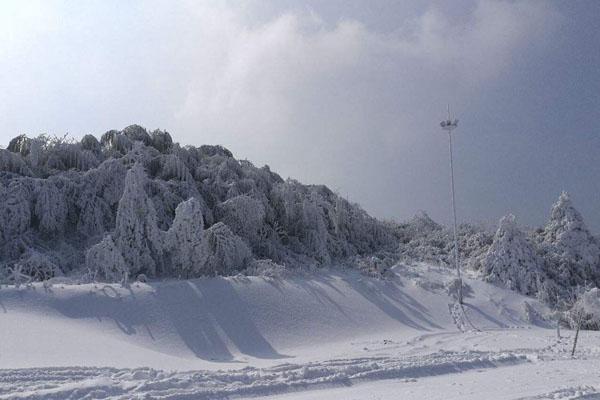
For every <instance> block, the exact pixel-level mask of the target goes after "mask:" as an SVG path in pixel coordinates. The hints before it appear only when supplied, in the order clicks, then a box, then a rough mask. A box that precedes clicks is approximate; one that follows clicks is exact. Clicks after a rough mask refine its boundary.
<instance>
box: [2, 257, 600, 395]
mask: <svg viewBox="0 0 600 400" xmlns="http://www.w3.org/2000/svg"><path fill="white" fill-rule="evenodd" d="M394 272H395V273H396V274H395V276H393V277H392V278H390V279H387V280H378V279H373V278H368V277H364V276H362V275H360V274H358V273H356V272H354V271H342V270H333V271H321V272H318V273H312V274H309V275H305V276H291V277H287V278H283V279H269V278H259V277H232V278H209V279H197V280H190V281H165V282H157V283H150V284H142V283H136V284H133V285H132V286H131V287H130V288H121V287H119V286H117V285H102V284H97V285H92V284H89V285H77V286H76V285H72V286H71V285H64V284H55V285H53V286H52V287H50V288H45V287H43V286H42V285H41V284H36V285H33V286H32V287H20V288H14V287H9V288H6V287H5V288H2V289H1V290H0V311H2V313H1V314H0V317H1V318H2V319H1V321H2V329H0V399H1V398H12V397H14V396H20V397H26V398H56V399H65V398H73V399H79V398H121V399H129V398H137V396H140V397H142V396H148V397H150V398H172V399H182V398H193V399H197V398H223V397H229V396H234V397H235V396H241V397H244V396H260V395H274V394H277V395H278V396H292V397H290V398H303V397H302V396H309V397H306V398H328V397H327V393H330V394H331V396H333V397H330V398H346V396H345V395H343V391H344V390H346V389H343V388H342V387H348V386H350V388H356V390H357V391H358V392H357V393H360V390H363V389H361V388H363V387H365V386H364V385H367V387H368V385H378V383H377V382H380V380H382V379H385V380H386V381H385V382H386V383H382V385H383V386H382V388H381V391H380V392H381V393H380V396H379V397H370V398H386V397H385V393H386V392H385V391H386V390H387V389H385V388H386V387H387V386H386V385H388V386H389V385H393V384H401V383H406V384H411V385H413V384H414V383H415V382H416V381H418V382H424V381H427V380H428V379H442V380H443V379H448V377H453V376H458V375H461V376H462V375H465V374H474V373H475V372H474V371H488V370H499V369H502V370H505V369H506V368H504V367H509V369H512V368H517V367H518V368H525V369H527V370H528V371H533V369H532V368H529V369H528V368H527V366H528V365H530V364H538V363H546V362H558V361H560V360H563V359H566V358H567V357H566V355H567V354H568V350H569V349H568V343H567V341H562V342H557V341H556V339H555V333H554V331H553V330H550V329H546V328H548V325H547V323H546V322H544V321H543V320H542V318H541V314H543V313H544V312H545V311H544V308H543V306H541V305H540V304H538V303H537V302H536V301H535V300H533V299H531V298H526V297H523V296H520V295H518V294H515V293H514V292H510V291H507V290H504V289H501V288H498V287H495V286H493V285H490V284H487V283H484V282H480V281H475V280H467V281H468V283H469V285H470V287H471V294H470V295H469V297H467V298H466V305H465V309H466V314H467V317H468V320H469V321H470V322H469V323H466V322H465V321H462V323H461V321H458V322H459V324H458V325H460V326H459V327H460V328H463V329H464V328H465V327H466V328H467V332H461V330H459V329H458V328H459V327H457V323H456V322H457V321H455V320H454V319H453V317H452V316H451V312H450V307H449V306H450V305H452V303H453V301H452V299H451V298H450V297H449V296H448V295H447V294H446V291H445V289H444V285H445V284H446V283H447V282H448V281H449V280H450V279H451V275H450V273H449V272H448V271H447V270H444V269H437V268H435V267H431V266H427V265H417V266H413V267H408V266H398V267H396V268H395V270H394ZM471 325H472V326H471ZM473 327H475V328H476V329H473ZM581 342H582V343H583V346H585V343H590V342H591V341H590V340H587V339H586V338H585V336H583V337H582V341H581ZM585 351H586V355H587V357H589V358H590V360H589V363H596V364H594V365H597V362H596V361H595V360H596V357H597V356H598V355H599V354H600V350H599V349H597V348H592V347H590V348H587V349H586V350H585ZM557 360H558V361H557ZM544 365H547V364H544ZM500 367H503V368H500ZM596 370H598V369H597V368H596ZM469 371H471V372H469ZM483 375H485V374H483ZM483 375H482V376H483ZM444 377H445V378H444ZM451 379H454V378H451ZM365 382H367V383H365ZM382 382H383V381H382ZM473 382H475V381H473ZM599 382H600V380H599ZM557 383H558V382H557ZM413 386H415V385H413ZM403 387H404V386H403ZM406 387H408V386H406ZM406 387H405V388H406ZM545 388H546V387H545ZM315 389H319V390H318V391H317V392H315V391H314V390H315ZM558 389H560V388H558ZM558 389H557V390H558ZM298 390H307V391H306V392H303V393H294V394H288V395H282V394H281V393H286V392H290V391H294V392H295V391H298ZM365 390H366V392H363V393H365V396H362V397H361V396H358V397H356V398H368V397H367V396H366V394H367V392H370V391H371V389H365ZM373 390H374V389H373ZM574 390H575V391H576V389H574ZM337 391H342V392H340V393H338V392H337ZM375 392H376V391H375ZM375 392H374V393H375ZM540 393H541V392H540ZM417 394H418V392H417ZM421 394H422V393H421ZM321 395H323V396H325V397H319V396H321ZM293 396H296V397H293ZM298 396H300V397H298ZM310 396H313V397H310ZM407 396H408V395H407ZM282 398H286V397H282Z"/></svg>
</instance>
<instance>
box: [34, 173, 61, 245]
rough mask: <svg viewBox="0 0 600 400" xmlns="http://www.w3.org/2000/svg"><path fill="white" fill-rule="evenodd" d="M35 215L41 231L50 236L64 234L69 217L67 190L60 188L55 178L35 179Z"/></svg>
mask: <svg viewBox="0 0 600 400" xmlns="http://www.w3.org/2000/svg"><path fill="white" fill-rule="evenodd" d="M34 182H35V186H34V197H35V202H34V215H35V217H36V219H37V221H38V223H39V229H40V231H41V232H42V233H43V234H45V235H48V236H51V235H58V236H60V235H62V233H63V230H64V228H65V222H66V218H67V211H68V210H67V200H66V198H65V193H64V192H65V190H60V189H59V188H58V187H57V186H56V184H55V183H54V181H53V180H49V179H37V180H35V181H34Z"/></svg>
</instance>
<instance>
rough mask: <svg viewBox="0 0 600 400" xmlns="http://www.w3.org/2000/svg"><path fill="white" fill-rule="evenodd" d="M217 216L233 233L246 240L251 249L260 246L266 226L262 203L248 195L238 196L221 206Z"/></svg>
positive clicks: (217, 209)
mask: <svg viewBox="0 0 600 400" xmlns="http://www.w3.org/2000/svg"><path fill="white" fill-rule="evenodd" d="M215 214H216V215H215V216H216V218H217V219H218V220H219V221H222V222H224V223H225V224H226V225H227V226H228V227H229V228H230V229H231V230H232V231H233V233H235V234H236V235H238V236H240V237H242V238H243V239H246V241H247V242H248V244H249V245H250V246H251V247H258V246H259V245H260V241H261V240H262V239H263V237H262V236H261V232H262V230H263V228H264V225H265V209H264V207H263V204H262V203H261V202H260V201H258V200H256V199H253V198H251V197H250V196H246V195H240V196H236V197H234V198H232V199H229V200H227V201H224V202H223V203H221V204H219V205H218V206H217V207H216V212H215Z"/></svg>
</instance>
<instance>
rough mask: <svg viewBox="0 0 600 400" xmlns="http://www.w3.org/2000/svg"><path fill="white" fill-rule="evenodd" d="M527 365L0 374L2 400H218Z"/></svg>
mask: <svg viewBox="0 0 600 400" xmlns="http://www.w3.org/2000/svg"><path fill="white" fill-rule="evenodd" d="M527 361H528V358H527V356H526V355H524V354H515V353H491V352H472V351H471V352H461V353H457V352H443V351H442V352H437V353H434V354H430V355H427V356H414V357H407V358H393V357H363V358H354V359H336V360H328V361H324V362H315V363H308V364H304V365H303V364H281V365H278V366H275V367H271V368H262V369H259V368H254V367H246V368H243V369H239V370H219V371H189V372H165V371H159V370H154V369H150V368H136V369H115V368H91V367H65V368H43V369H38V368H31V369H8V370H0V399H9V398H25V399H131V398H157V399H221V398H228V397H232V396H233V397H237V396H259V395H268V394H275V393H283V392H288V391H294V390H305V389H315V388H319V387H326V386H348V385H352V384H353V383H356V382H360V381H367V380H379V379H408V380H411V379H416V378H421V377H427V376H435V375H444V374H451V373H460V372H463V371H467V370H472V369H484V368H495V367H499V366H507V365H514V364H518V363H524V362H527Z"/></svg>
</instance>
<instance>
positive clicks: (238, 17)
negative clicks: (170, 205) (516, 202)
mask: <svg viewBox="0 0 600 400" xmlns="http://www.w3.org/2000/svg"><path fill="white" fill-rule="evenodd" d="M271 4H276V3H271ZM2 7H4V9H5V11H7V12H3V13H2V15H3V17H0V18H1V19H0V22H1V24H0V25H1V26H3V28H0V29H2V30H0V32H1V35H2V36H1V37H2V38H3V39H4V40H2V44H0V54H1V55H2V57H1V58H0V68H1V70H2V72H3V73H2V74H0V84H1V85H2V87H3V89H4V90H2V92H1V93H0V112H1V113H2V115H4V116H6V117H5V118H4V122H2V126H1V129H2V131H1V132H0V135H1V138H2V141H3V142H4V143H6V142H7V141H8V140H9V138H10V137H12V136H14V135H16V134H17V133H21V132H29V133H40V132H46V131H49V132H53V133H62V132H65V131H69V132H70V133H72V134H73V135H75V136H80V135H82V134H84V133H88V132H94V133H100V132H102V131H105V130H108V129H110V128H115V127H116V128H119V127H122V126H125V125H128V124H130V123H134V122H137V123H141V124H143V125H145V126H147V127H149V128H156V127H161V128H167V129H169V130H170V131H171V132H173V134H174V136H175V138H176V140H178V141H180V142H183V143H189V144H196V145H198V144H202V143H220V144H223V145H225V146H227V147H229V148H231V149H232V150H233V151H234V153H235V154H236V155H237V156H239V157H243V158H248V159H250V160H252V161H254V162H255V163H257V164H263V163H268V164H270V165H271V167H272V168H273V169H274V170H276V171H279V172H280V173H281V174H282V175H284V176H292V177H295V178H298V179H299V180H301V181H304V182H307V183H313V182H314V183H326V184H328V185H329V186H331V187H332V188H333V189H337V190H339V191H340V192H341V193H342V194H343V195H347V196H349V197H350V199H351V200H355V201H358V202H360V203H361V204H362V205H363V206H364V207H365V208H366V209H367V210H369V211H371V212H373V213H375V214H376V215H379V216H389V217H391V216H395V217H399V218H404V217H406V216H408V215H410V214H412V213H414V212H415V211H416V210H418V209H427V210H430V211H431V212H432V215H433V216H434V217H437V218H440V219H442V220H445V219H444V215H445V214H446V211H447V200H446V199H447V194H448V190H447V167H446V163H447V160H446V156H447V155H446V147H445V146H446V142H445V138H444V137H442V136H441V133H440V132H438V131H437V120H438V119H440V118H442V117H443V116H444V110H445V104H446V103H447V102H451V103H452V104H453V106H454V108H455V109H456V110H457V112H458V113H459V114H462V115H465V116H466V117H467V118H468V114H467V109H468V108H472V107H473V106H474V105H476V104H477V102H478V101H479V99H481V98H482V97H483V96H485V95H486V94H485V93H484V91H485V90H486V89H488V88H489V86H490V82H494V81H502V80H503V79H505V75H506V74H508V73H509V72H510V71H512V70H514V69H515V68H518V62H519V60H520V57H523V56H524V55H525V54H526V53H527V52H529V51H531V49H532V48H534V52H540V51H542V50H540V48H544V46H547V45H548V43H550V42H551V40H552V38H553V35H554V32H555V29H554V28H553V27H555V26H556V25H559V24H560V23H561V18H560V17H559V14H558V13H557V12H556V11H555V10H554V8H553V7H552V6H551V5H550V4H549V3H547V2H501V1H487V0H479V1H474V2H465V3H461V4H460V7H458V8H459V9H458V10H451V11H449V10H448V9H447V7H446V6H444V5H443V3H432V5H431V6H429V7H427V8H426V9H424V10H421V11H419V12H418V13H414V10H411V11H412V14H407V15H406V17H405V19H404V20H402V21H399V22H398V26H397V27H395V28H394V29H386V30H378V29H374V28H373V25H374V24H373V22H370V23H369V24H367V23H365V22H363V21H361V20H360V19H359V18H356V17H346V16H344V15H343V14H340V15H341V16H340V17H339V18H337V19H336V20H334V21H331V20H328V19H326V18H325V17H324V16H323V15H322V14H321V12H320V10H319V6H318V5H316V6H314V5H313V6H311V7H308V6H307V7H306V8H302V9H299V8H297V7H296V8H294V7H288V6H286V5H285V4H283V3H282V5H281V6H280V7H279V6H277V5H272V7H271V8H270V13H268V15H267V14H264V15H262V17H260V18H259V17H258V16H257V15H258V14H260V12H258V11H257V10H260V7H258V6H257V4H256V3H252V2H249V3H248V2H244V3H241V4H234V3H222V2H219V3H209V2H202V3H200V2H187V3H186V2H182V3H178V4H173V3H172V2H152V3H148V2H127V3H121V2H114V3H106V2H89V3H87V2H86V3H79V2H71V3H51V2H39V3H28V4H27V5H26V6H24V7H23V6H21V5H20V3H16V2H15V3H6V4H5V5H3V6H2ZM363 7H365V8H368V6H367V5H364V6H363ZM341 11H343V8H341V9H340V12H341ZM328 12H329V13H330V14H331V10H328ZM466 127H468V125H466V126H465V129H466ZM462 137H463V139H459V142H458V143H457V146H458V147H457V152H458V153H459V156H461V143H460V141H461V140H468V139H469V134H467V133H466V134H464V135H463V136H462ZM460 172H463V173H466V172H465V171H461V166H460V165H459V173H460ZM464 185H465V184H464V183H460V180H459V189H464V190H465V191H467V192H468V191H469V188H467V187H465V186H464ZM471 190H472V189H471ZM469 201H472V200H469V199H466V200H465V203H469ZM548 206H549V204H548ZM460 211H461V214H462V215H463V216H466V217H469V218H473V217H474V218H481V217H482V215H481V214H477V213H475V214H473V213H468V212H467V210H466V207H465V208H464V209H461V210H460ZM496 213H497V210H494V211H493V212H492V213H490V214H491V215H483V217H490V216H492V217H494V218H495V217H496V215H495V214H496Z"/></svg>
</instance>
